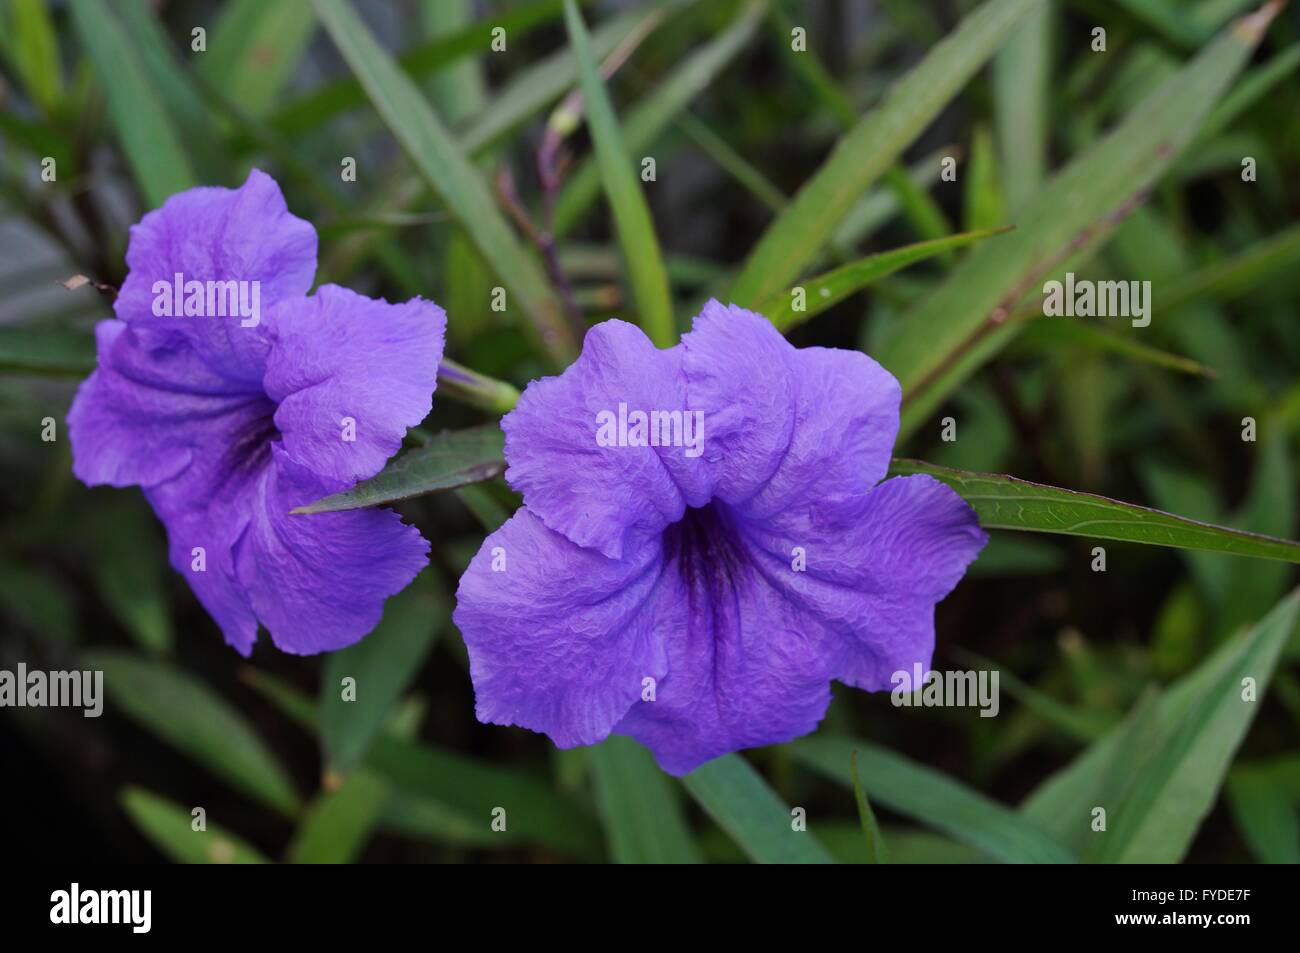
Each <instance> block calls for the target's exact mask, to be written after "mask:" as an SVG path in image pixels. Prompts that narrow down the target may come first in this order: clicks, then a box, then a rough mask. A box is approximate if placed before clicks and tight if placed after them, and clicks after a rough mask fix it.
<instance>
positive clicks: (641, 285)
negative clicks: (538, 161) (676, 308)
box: [564, 0, 677, 347]
mask: <svg viewBox="0 0 1300 953" xmlns="http://www.w3.org/2000/svg"><path fill="white" fill-rule="evenodd" d="M564 17H565V21H566V23H567V24H568V28H569V43H570V44H571V45H572V46H573V53H574V55H575V56H576V57H577V59H578V77H579V79H580V81H581V85H582V95H583V98H584V100H585V103H586V113H587V127H588V129H589V130H590V131H591V139H592V143H593V145H594V146H595V149H596V162H597V164H598V165H599V167H600V178H601V182H602V183H604V186H605V195H606V197H607V198H608V200H609V206H610V210H611V212H613V215H614V225H615V229H616V230H617V232H618V240H619V244H620V245H622V247H623V257H624V259H625V261H626V264H627V271H628V278H629V280H630V281H631V284H632V296H633V298H634V299H635V300H636V305H637V311H638V312H639V313H640V318H641V326H642V327H643V328H644V329H645V332H646V334H647V335H648V336H649V338H650V340H652V341H654V343H655V344H657V345H658V346H659V347H671V346H672V345H673V344H675V343H677V328H676V325H675V323H674V321H673V302H672V295H671V294H670V293H669V290H668V272H667V271H665V270H664V262H663V256H662V254H661V253H660V251H659V239H658V238H657V237H656V236H655V229H654V222H653V220H652V219H651V218H650V206H649V205H648V204H647V203H646V199H645V194H644V193H643V192H642V191H641V185H640V183H639V182H638V181H637V176H636V173H635V171H634V167H633V165H632V158H631V156H629V155H628V152H627V147H626V146H625V145H624V144H623V132H622V130H621V129H620V128H619V125H618V118H617V117H616V116H615V115H614V106H613V104H612V103H611V102H610V100H609V94H608V93H607V92H606V90H605V84H604V82H603V81H602V80H601V78H600V68H599V66H598V65H597V63H596V59H595V57H594V56H593V55H592V52H591V38H590V37H589V36H588V35H587V27H586V24H584V23H583V22H582V14H581V13H579V12H578V5H577V4H576V3H575V2H574V0H565V4H564Z"/></svg>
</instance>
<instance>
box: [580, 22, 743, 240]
mask: <svg viewBox="0 0 1300 953" xmlns="http://www.w3.org/2000/svg"><path fill="white" fill-rule="evenodd" d="M765 7H766V2H765V0H756V2H752V3H750V4H748V5H747V6H746V7H745V9H744V12H742V14H741V15H740V17H739V19H737V20H736V22H735V23H733V24H732V25H731V26H729V27H728V28H727V29H726V30H724V31H723V32H722V33H721V34H719V35H718V36H717V37H716V38H715V39H713V40H710V41H709V42H708V43H706V44H705V45H703V46H701V47H700V48H699V49H698V50H696V51H695V52H694V53H692V54H691V55H690V57H688V58H687V59H686V60H684V61H683V62H682V63H681V64H680V65H678V66H677V67H676V68H674V69H673V71H672V73H671V74H670V75H669V76H668V77H667V78H666V79H663V80H661V81H660V82H658V83H656V84H655V87H654V89H653V91H652V92H650V93H649V94H648V95H647V96H646V97H645V99H644V100H643V101H642V102H641V103H639V104H638V105H637V106H636V108H635V109H633V110H631V112H629V113H628V117H627V121H626V122H624V123H623V135H624V140H625V142H626V145H627V149H628V150H629V151H630V152H632V153H636V152H639V151H640V150H642V149H646V148H648V147H649V146H650V145H651V144H652V143H653V142H654V141H655V139H656V138H657V137H658V136H659V135H660V134H661V133H663V132H664V130H665V129H667V128H668V127H669V125H671V123H672V122H673V120H674V118H676V117H677V116H678V114H680V113H681V112H682V110H684V109H685V108H686V106H687V105H688V104H689V103H690V101H691V100H692V99H693V98H695V97H696V96H698V95H699V94H700V93H702V92H703V91H704V90H705V89H706V88H708V86H709V84H710V83H711V82H712V81H713V80H714V78H716V77H717V76H718V74H720V73H721V72H722V71H723V70H724V69H726V68H727V65H728V64H729V63H730V62H731V61H732V60H733V59H735V58H736V56H737V55H738V54H739V53H740V51H741V50H743V49H744V48H745V46H746V45H747V44H748V43H749V41H750V40H751V39H752V38H753V36H754V31H755V30H756V29H757V27H758V24H759V21H760V19H761V17H762V14H763V10H764V8H765ZM600 182H601V171H600V169H599V168H598V163H593V162H591V161H587V162H584V163H583V164H582V165H581V166H580V167H579V168H578V169H577V170H576V171H575V172H574V173H573V174H572V176H570V177H569V181H568V184H567V185H565V187H564V189H563V190H562V191H561V192H560V195H559V197H558V198H557V199H556V202H555V234H556V235H565V234H567V233H568V232H569V231H570V230H571V229H572V228H573V226H574V225H575V224H577V222H578V221H579V220H580V219H581V217H582V215H583V213H584V212H586V210H587V209H588V208H590V206H591V204H592V202H594V201H595V200H596V197H597V196H598V195H599V193H600Z"/></svg>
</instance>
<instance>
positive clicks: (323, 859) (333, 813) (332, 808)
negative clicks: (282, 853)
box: [287, 636, 388, 864]
mask: <svg viewBox="0 0 1300 953" xmlns="http://www.w3.org/2000/svg"><path fill="white" fill-rule="evenodd" d="M371 638H373V636H372V637H371ZM387 801H388V786H387V785H386V784H384V783H383V782H382V781H380V780H379V779H378V778H376V777H374V776H373V775H371V774H369V773H368V772H365V771H357V772H356V773H354V774H351V775H349V776H348V779H347V780H346V781H344V782H343V786H342V787H341V788H339V789H338V790H337V791H328V792H326V793H324V794H322V795H321V796H320V797H319V798H318V799H317V800H316V801H315V802H314V803H313V804H312V805H311V806H310V807H308V809H307V811H306V813H305V814H304V816H303V820H302V823H301V824H300V825H298V830H297V831H295V832H294V835H293V842H292V843H291V844H290V845H289V853H288V858H287V859H288V861H289V863H291V864H350V863H352V862H354V861H355V860H356V859H357V855H358V854H360V853H361V851H362V850H363V849H364V848H365V846H366V841H367V840H368V839H369V838H370V835H371V834H372V833H373V832H374V830H375V828H376V827H377V826H378V825H379V819H380V817H381V816H382V815H383V812H384V807H385V805H386V803H387Z"/></svg>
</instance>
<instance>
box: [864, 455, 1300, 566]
mask: <svg viewBox="0 0 1300 953" xmlns="http://www.w3.org/2000/svg"><path fill="white" fill-rule="evenodd" d="M889 472H890V475H891V476H906V475H909V474H913V473H924V474H928V475H929V476H932V477H934V478H935V479H937V480H939V481H941V482H943V483H946V484H948V486H950V487H952V488H953V489H954V490H956V491H957V493H958V494H959V495H960V496H961V497H962V498H963V499H964V500H966V502H967V503H969V504H970V505H971V506H972V507H973V508H974V510H975V513H976V515H977V516H979V520H980V525H981V526H983V527H984V528H985V529H1015V530H1022V531H1024V532H1030V533H1061V534H1064V535H1066V536H1087V537H1090V538H1092V539H1113V540H1118V541H1121V542H1128V543H1145V544H1148V545H1151V546H1170V547H1173V548H1175V549H1194V550H1204V551H1206V552H1215V553H1229V554H1231V555H1235V556H1254V557H1256V558H1259V559H1278V560H1282V561H1284V562H1291V563H1300V543H1298V542H1293V541H1291V540H1285V539H1275V538H1273V537H1272V536H1262V535H1260V534H1258V533H1247V532H1243V531H1242V530H1238V529H1230V528H1228V527H1226V526H1215V525H1214V524H1213V523H1202V522H1200V521H1199V520H1192V519H1187V518H1186V517H1182V516H1174V515H1173V514H1172V513H1162V512H1161V511H1160V510H1153V509H1149V508H1147V507H1145V506H1137V505H1135V504H1133V503H1121V502H1120V501H1119V500H1112V499H1109V498H1107V497H1104V496H1097V495H1095V494H1093V493H1080V492H1078V491H1077V490H1065V489H1061V488H1060V487H1054V486H1045V485H1043V484H1041V483H1030V482H1029V481H1027V480H1018V479H1016V478H1015V477H1012V476H1006V475H1005V474H999V473H970V472H968V471H965V470H950V469H948V468H947V467H937V466H934V465H933V464H930V463H922V462H921V461H919V460H903V459H898V458H895V460H894V462H893V465H892V466H891V467H890V468H889Z"/></svg>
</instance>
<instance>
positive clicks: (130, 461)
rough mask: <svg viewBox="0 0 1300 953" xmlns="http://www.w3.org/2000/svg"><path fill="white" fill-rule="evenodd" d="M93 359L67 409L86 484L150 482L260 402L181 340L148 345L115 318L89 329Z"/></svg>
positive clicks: (174, 469)
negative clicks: (174, 343)
mask: <svg viewBox="0 0 1300 953" xmlns="http://www.w3.org/2000/svg"><path fill="white" fill-rule="evenodd" d="M95 337H96V340H97V343H98V351H99V366H98V368H97V369H96V370H95V372H94V373H92V374H91V375H90V377H88V378H87V379H86V380H85V381H83V382H82V384H81V387H80V388H78V390H77V395H76V397H75V398H74V399H73V402H72V407H71V409H70V410H69V411H68V435H69V438H70V440H71V441H72V459H73V464H72V466H73V472H74V473H75V474H76V475H77V477H78V478H79V479H81V480H82V481H83V482H85V483H86V484H88V485H90V486H96V485H99V484H105V483H107V484H110V485H112V486H130V485H135V484H139V485H141V486H146V487H148V486H152V485H154V484H157V483H161V482H163V481H165V480H169V479H171V478H173V477H175V476H176V475H177V474H179V473H180V472H182V471H183V470H184V469H185V468H186V467H187V466H189V464H190V462H191V459H192V458H193V456H194V455H195V454H198V453H212V452H213V450H214V447H219V446H220V444H218V443H217V442H216V439H217V437H218V435H219V434H222V433H224V432H225V430H226V428H227V427H229V426H231V424H232V421H231V420H229V419H227V418H228V417H230V416H231V415H233V416H234V417H236V418H238V417H239V416H241V415H242V414H244V413H245V412H246V411H248V410H249V408H250V406H256V407H257V408H259V409H260V408H261V407H262V405H263V404H264V403H265V398H264V397H262V395H261V393H260V391H250V390H247V389H245V388H243V387H241V386H239V385H235V384H232V383H231V382H230V381H229V380H227V379H225V378H223V377H220V376H219V375H216V374H214V373H213V372H212V370H211V369H210V368H209V367H208V366H207V365H206V364H204V363H203V362H202V361H201V360H199V359H198V358H197V357H196V356H195V355H194V352H193V351H192V350H191V349H190V348H189V347H187V346H186V345H185V344H184V343H183V342H181V343H178V344H177V346H175V347H163V348H158V349H155V350H152V351H150V350H147V349H145V348H144V347H142V346H141V344H140V342H139V340H138V339H137V336H136V334H135V332H134V330H133V329H132V328H131V327H130V326H128V325H127V324H125V323H123V322H121V321H101V322H100V323H99V324H98V325H97V326H96V328H95Z"/></svg>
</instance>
